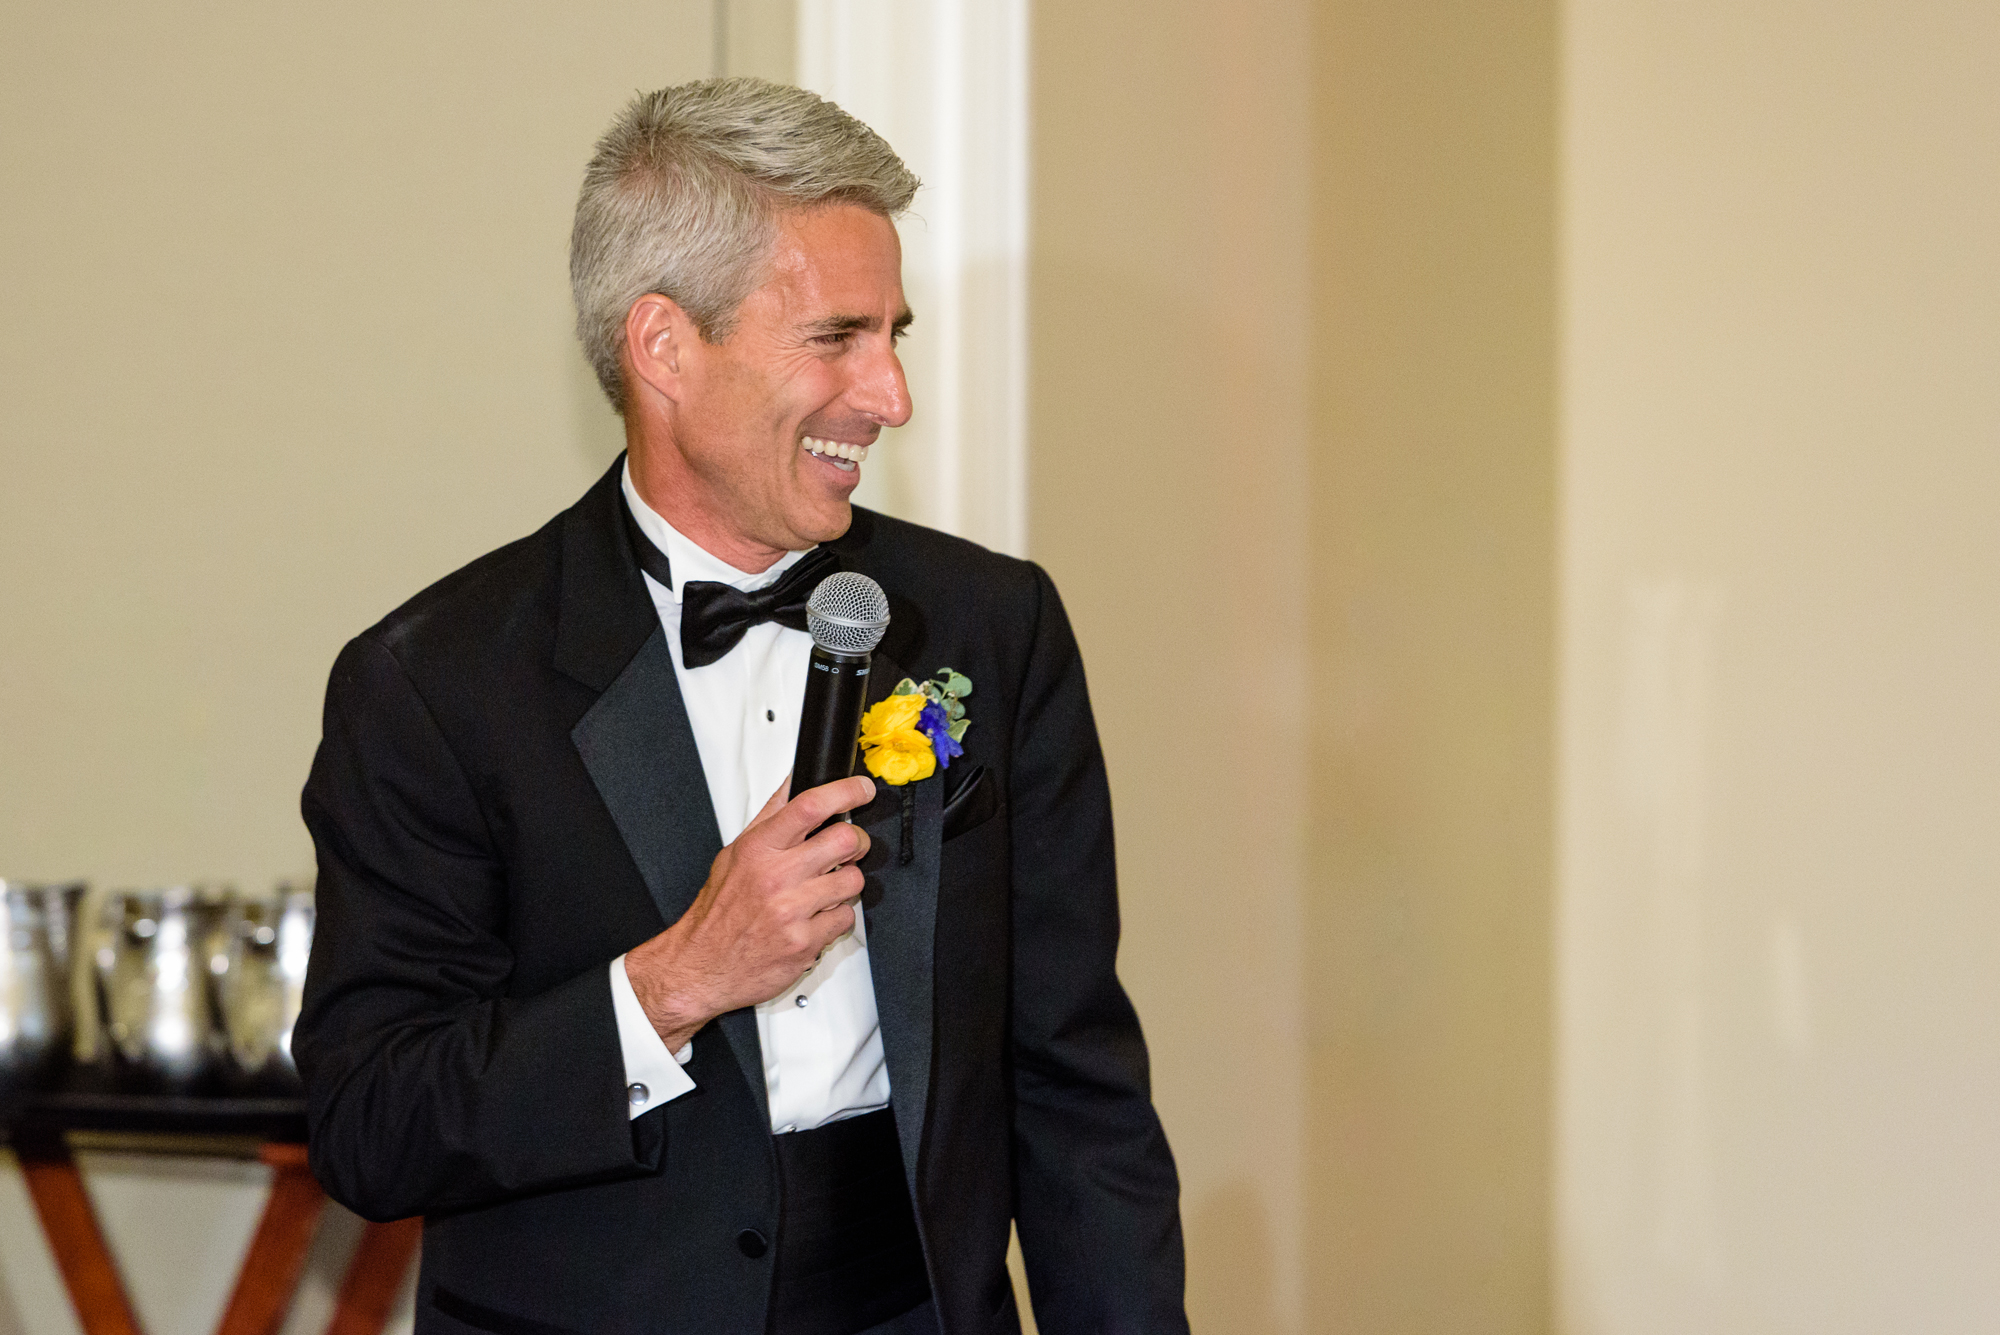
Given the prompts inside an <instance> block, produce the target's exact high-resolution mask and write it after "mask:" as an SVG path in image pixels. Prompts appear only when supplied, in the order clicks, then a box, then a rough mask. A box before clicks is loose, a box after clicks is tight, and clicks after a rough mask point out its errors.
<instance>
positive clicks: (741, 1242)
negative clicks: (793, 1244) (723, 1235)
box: [736, 1228, 771, 1261]
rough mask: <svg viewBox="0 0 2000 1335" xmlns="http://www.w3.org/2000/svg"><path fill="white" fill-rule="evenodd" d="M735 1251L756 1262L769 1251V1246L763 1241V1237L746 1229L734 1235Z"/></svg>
mask: <svg viewBox="0 0 2000 1335" xmlns="http://www.w3.org/2000/svg"><path fill="white" fill-rule="evenodd" d="M736 1250H737V1251H739V1252H742V1253H743V1254H744V1255H745V1256H747V1257H749V1258H750V1259H751V1260H753V1261H754V1260H756V1259H757V1258H758V1257H760V1256H762V1255H763V1254H764V1253H765V1252H767V1251H770V1250H771V1244H770V1243H768V1242H766V1241H764V1235H763V1234H762V1233H759V1232H758V1231H757V1230H756V1229H754V1228H746V1229H744V1230H743V1231H742V1232H741V1233H738V1234H737V1235H736Z"/></svg>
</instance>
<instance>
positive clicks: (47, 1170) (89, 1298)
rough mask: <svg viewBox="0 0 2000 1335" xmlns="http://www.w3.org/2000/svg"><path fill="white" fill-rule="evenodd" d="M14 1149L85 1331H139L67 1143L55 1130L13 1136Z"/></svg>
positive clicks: (121, 1334)
mask: <svg viewBox="0 0 2000 1335" xmlns="http://www.w3.org/2000/svg"><path fill="white" fill-rule="evenodd" d="M14 1154H15V1157H16V1158H18V1159H19V1160H20V1163H21V1176H22V1177H23V1178H25V1179H26V1180H27V1185H28V1195H29V1196H30V1197H31V1198H32V1199H33V1200H34V1202H35V1213H36V1214H38V1215H40V1216H41V1220H42V1232H43V1233H44V1234H45V1235H47V1237H48V1240H49V1249H50V1250H51V1251H53V1252H54V1253H55V1258H56V1268H57V1269H59V1270H60V1271H61V1272H62V1277H63V1284H64V1285H65V1287H67V1288H68V1289H69V1300H70V1304H71V1306H73V1307H75V1308H76V1319H77V1324H78V1325H80V1326H82V1327H83V1330H84V1335H139V1321H138V1318H137V1317H135V1316H133V1314H132V1303H131V1301H130V1300H129V1299H128V1298H126V1296H125V1285H124V1284H123V1283H122V1282H121V1281H120V1280H119V1278H118V1265H117V1263H116V1262H115V1261H113V1260H112V1259H111V1249H110V1248H109V1247H107V1246H105V1244H104V1231H103V1230H102V1229H101V1228H99V1227H98V1224H97V1211H96V1210H95V1209H94V1208H92V1206H91V1204H90V1193H89V1192H87V1191H85V1190H84V1186H83V1178H82V1176H81V1175H80V1174H78V1172H77V1171H76V1160H75V1159H73V1158H71V1157H70V1152H69V1144H68V1142H67V1141H65V1140H64V1139H63V1138H62V1135H61V1133H59V1132H58V1133H52V1134H48V1135H37V1136H31V1137H24V1138H22V1139H19V1140H16V1141H15V1144H14Z"/></svg>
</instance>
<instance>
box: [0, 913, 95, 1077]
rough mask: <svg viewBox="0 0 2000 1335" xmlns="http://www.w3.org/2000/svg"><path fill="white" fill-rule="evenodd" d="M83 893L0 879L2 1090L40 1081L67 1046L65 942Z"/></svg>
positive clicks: (69, 1028) (70, 1014)
mask: <svg viewBox="0 0 2000 1335" xmlns="http://www.w3.org/2000/svg"><path fill="white" fill-rule="evenodd" d="M82 893H83V891H82V887H81V886H70V885H62V886H41V885H23V884H21V883H20V882H19V881H0V1096H14V1095H18V1094H21V1093H23V1092H25V1091H27V1090H30V1089H33V1088H35V1087H36V1086H38V1085H41V1084H43V1083H45V1082H46V1081H47V1080H48V1079H49V1078H50V1077H51V1076H52V1075H53V1074H54V1073H55V1070H56V1068H57V1067H58V1066H60V1065H61V1063H62V1060H63V1058H64V1056H65V1054H66V1052H67V1049H68V1047H69V1043H70V1037H71V1034H72V1032H73V1017H74V1012H73V1011H72V1010H71V1008H70V989H69V943H70V940H71V937H72V931H73V918H74V913H75V908H76V903H77V900H78V899H80V898H81V897H82Z"/></svg>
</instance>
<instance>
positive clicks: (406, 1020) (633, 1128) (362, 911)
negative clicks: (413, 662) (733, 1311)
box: [293, 636, 660, 1220]
mask: <svg viewBox="0 0 2000 1335" xmlns="http://www.w3.org/2000/svg"><path fill="white" fill-rule="evenodd" d="M303 808H304V815H305V821H306V825H307V827H308V828H309V829H310V830H311V832H312V836H313V843H314V845H315V847H316V849H317V851H318V855H319V883H318V901H319V920H318V926H317V928H316V931H315V934H314V937H315V939H314V944H313V954H312V962H311V965H310V967H309V969H308V972H307V977H306V989H305V1000H304V1005H303V1009H302V1012H301V1014H300V1016H299V1021H298V1024H297V1027H296V1029H295V1032H294V1043H293V1049H294V1052H295V1053H296V1054H297V1057H298V1063H299V1069H300V1072H301V1074H302V1075H303V1076H304V1078H305V1085H306V1095H307V1100H308V1117H309V1119H310V1128H311V1160H312V1167H313V1171H314V1173H315V1174H316V1175H317V1176H318V1177H319V1179H320V1181H321V1182H322V1183H323V1184H324V1185H325V1187H326V1189H327V1191H328V1192H329V1194H331V1195H332V1196H333V1197H334V1199H336V1200H338V1201H340V1202H341V1203H343V1204H344V1205H346V1206H348V1207H349V1208H351V1209H353V1210H354V1211H355V1212H356V1213H358V1214H360V1215H362V1216H364V1217H365V1218H369V1219H377V1220H385V1219H396V1218H402V1217H405V1216H409V1215H414V1214H435V1213H441V1212H447V1211H452V1210H459V1209H465V1208H469V1207H474V1206H480V1205H485V1204H491V1203H494V1202H496V1201H500V1200H504V1199H507V1198H509V1197H513V1196H518V1195H522V1194H524V1193H528V1192H535V1191H543V1190H548V1189H552V1188H559V1187H568V1186H577V1185H583V1184H586V1183H590V1182H594V1181H603V1180H609V1179H613V1178H618V1177H629V1176H633V1175H636V1174H640V1173H643V1172H646V1171H649V1170H651V1169H653V1168H655V1167H657V1165H658V1156H659V1151H660V1145H659V1143H658V1137H659V1134H660V1133H659V1129H658V1126H657V1123H658V1122H659V1119H658V1118H646V1119H640V1120H639V1121H637V1122H632V1121H628V1119H627V1113H626V1109H625V1103H624V1097H623V1094H624V1089H623V1084H622V1071H623V1066H622V1058H621V1056H620V1049H619V1046H618V1034H617V1027H616V1022H615V1020H614V1017H613V1012H612V1003H611V990H610V986H609V983H608V975H607V974H606V972H605V969H604V967H603V966H602V965H598V966H596V967H593V968H590V969H587V970H585V971H584V972H583V973H581V974H579V975H578V976H576V977H574V978H571V979H569V980H568V981H566V982H563V983H561V984H558V985H557V986H555V987H553V988H550V989H549V990H547V991H544V992H542V993H540V994H539V995H535V996H527V997H520V996H512V995H509V992H508V982H509V978H510V976H511V974H512V971H513V953H512V951H511V950H510V948H509V946H508V944H507V939H506V935H505V932H506V916H507V899H506V892H507V887H506V879H505V873H504V869H503V866H502V864H501V860H500V857H499V855H498V851H497V849H496V848H495V846H494V841H493V839H492V836H491V833H490V831H489V829H488V826H487V822H486V816H485V813H484V812H483V811H482V808H481V805H480V803H479V800H478V798H477V795H476V794H475V792H474V789H473V786H472V784H471V783H470V782H469V780H468V779H467V776H466V774H465V773H464V771H463V770H462V769H461V767H460V765H459V763H458V761H457V759H456V758H455V757H454V756H453V754H452V751H451V748H450V746H449V745H448V743H447V740H446V738H445V736H444V735H443V733H442V732H441V731H440V729H439V727H438V725H437V722H436V720H435V719H434V718H433V717H432V715H431V713H430V711H429V709H428V708H427V707H426V705H425V704H424V702H423V700H422V698H421V697H420V695H419V694H418V691H417V689H416V687H415V686H414V684H413V683H412V682H411V681H410V679H409V677H408V676H407V675H406V674H405V673H404V671H403V670H402V667H401V666H400V664H398V662H397V661H396V659H395V658H394V656H393V655H392V654H391V653H390V651H389V650H388V649H387V648H386V647H385V646H383V645H382V644H380V643H378V642H376V641H374V640H372V639H370V638H368V637H365V636H364V637H363V638H361V639H357V640H355V641H353V642H352V643H350V644H349V645H348V646H347V648H346V649H345V650H344V651H343V652H342V653H341V655H340V658H339V660H338V661H337V662H336V663H335V664H334V669H333V677H332V681H331V683H330V684H329V686H328V689H327V701H326V714H325V723H324V734H323V736H322V739H321V742H320V747H319V752H318V755H317V756H316V757H315V758H314V761H313V768H312V775H311V777H310V778H309V779H308V780H307V783H306V789H305V796H304V802H303ZM649 1141H650V1143H649Z"/></svg>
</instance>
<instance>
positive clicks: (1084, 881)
mask: <svg viewBox="0 0 2000 1335" xmlns="http://www.w3.org/2000/svg"><path fill="white" fill-rule="evenodd" d="M1034 574H1035V587H1036V592H1037V595H1038V608H1037V613H1036V626H1035V633H1034V636H1033V640H1032V648H1031V650H1030V653H1029V659H1028V664H1027V670H1026V674H1025V677H1024V680H1023V686H1022V692H1021V697H1020V702H1019V707H1018V708H1019V714H1018V717H1017V718H1016V720H1015V724H1014V739H1015V741H1014V763H1013V765H1012V766H1011V772H1010V775H1009V781H1008V785H1009V786H1008V794H1007V797H1008V802H1009V804H1010V806H1011V807H1012V811H1013V818H1012V838H1013V894H1014V978H1013V1080H1014V1142H1015V1144H1014V1148H1015V1162H1016V1170H1015V1172H1016V1207H1015V1213H1016V1222H1017V1226H1018V1228H1019V1231H1020V1235H1021V1249H1022V1255H1023V1258H1024V1260H1025V1261H1026V1263H1027V1271H1028V1284H1029V1289H1030V1291H1031V1293H1032V1294H1033V1297H1034V1303H1035V1314H1036V1319H1037V1322H1038V1324H1039V1326H1040V1329H1041V1330H1042V1332H1043V1335H1072V1332H1074V1333H1075V1335H1084V1332H1091V1333H1093V1335H1095V1333H1098V1332H1102V1333H1104V1335H1113V1333H1117V1335H1123V1333H1125V1332H1132V1333H1133V1335H1137V1333H1138V1332H1145V1333H1146V1335H1165V1333H1170V1332H1175V1331H1186V1330H1187V1328H1188V1327H1187V1317H1186V1314H1185V1311H1184V1306H1183V1298H1182V1290H1183V1286H1184V1262H1183V1259H1182V1246H1181V1225H1180V1206H1179V1196H1180V1183H1179V1179H1178V1178H1177V1176H1176V1175H1175V1172H1174V1162H1173V1156H1172V1153H1171V1152H1170V1151H1169V1150H1168V1148H1167V1141H1166V1135H1165V1133H1164V1132H1163V1131H1162V1130H1161V1128H1160V1121H1159V1117H1158V1115H1157V1114H1156V1113H1155V1112H1154V1109H1153V1104H1152V1097H1151V1092H1150V1088H1149V1079H1148V1074H1147V1062H1146V1045H1145V1040H1144V1038H1143V1037H1141V1035H1140V1032H1139V1020H1138V1016H1137V1015H1136V1014H1135V1013H1134V1011H1133V1009H1132V1003H1131V1002H1130V1001H1129V1000H1128V999H1127V998H1126V995H1125V990H1124V988H1123V987H1122V986H1120V984H1119V982H1118V976H1117V973H1116V966H1117V956H1118V884H1117V870H1116V866H1115V862H1114V856H1113V849H1112V836H1111V796H1110V790H1109V787H1108V785H1107V783H1106V779H1105V771H1104V757H1103V752H1102V751H1101V750H1100V748H1099V746H1098V741H1097V727H1096V724H1095V722H1094V721H1093V719H1092V717H1091V711H1090V698H1089V694H1088V692H1087V691H1086V689H1085V686H1084V677H1083V661H1082V659H1081V657H1080V656H1079V655H1078V652H1077V647H1076V640H1075V637H1074V636H1073V635H1072V634H1071V631H1070V626H1069V620H1068V618H1067V617H1066V616H1065V615H1064V613H1063V608H1062V603H1061V600H1060V599H1059V598H1058V597H1057V595H1056V590H1055V586H1054V584H1053V583H1051V582H1050V580H1049V578H1048V576H1047V575H1046V574H1045V573H1044V572H1043V571H1042V570H1041V569H1040V568H1039V567H1037V568H1036V569H1035V571H1034Z"/></svg>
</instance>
